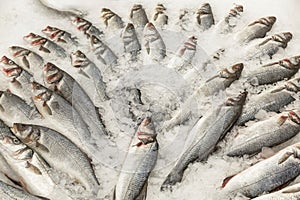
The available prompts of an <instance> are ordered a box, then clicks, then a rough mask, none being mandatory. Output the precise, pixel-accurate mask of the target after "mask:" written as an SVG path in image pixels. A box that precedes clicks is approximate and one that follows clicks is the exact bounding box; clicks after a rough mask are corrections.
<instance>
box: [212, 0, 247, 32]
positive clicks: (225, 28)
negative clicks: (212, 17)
mask: <svg viewBox="0 0 300 200" xmlns="http://www.w3.org/2000/svg"><path fill="white" fill-rule="evenodd" d="M243 11H244V8H243V6H242V5H238V4H234V5H233V8H231V9H230V11H229V13H228V14H227V15H226V17H225V18H224V19H223V20H221V21H220V22H218V24H217V25H216V26H217V29H218V31H219V32H220V33H221V34H226V33H229V32H231V31H232V29H233V28H235V27H236V25H237V23H238V21H239V19H240V17H241V14H242V12H243Z"/></svg>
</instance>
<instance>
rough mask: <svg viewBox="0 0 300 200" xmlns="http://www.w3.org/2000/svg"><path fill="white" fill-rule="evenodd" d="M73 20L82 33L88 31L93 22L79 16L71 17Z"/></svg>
mask: <svg viewBox="0 0 300 200" xmlns="http://www.w3.org/2000/svg"><path fill="white" fill-rule="evenodd" d="M71 20H72V23H73V24H74V25H75V26H76V27H77V29H78V30H80V31H86V30H87V29H88V28H89V27H90V26H91V25H92V23H91V22H89V21H87V20H85V19H83V18H81V17H79V16H75V17H71Z"/></svg>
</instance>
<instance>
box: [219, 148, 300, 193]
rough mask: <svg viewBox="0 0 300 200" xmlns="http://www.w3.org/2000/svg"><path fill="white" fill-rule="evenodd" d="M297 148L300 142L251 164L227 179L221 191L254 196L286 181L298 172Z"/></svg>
mask: <svg viewBox="0 0 300 200" xmlns="http://www.w3.org/2000/svg"><path fill="white" fill-rule="evenodd" d="M299 150H300V143H296V144H293V145H291V146H288V147H286V148H284V149H283V150H281V151H279V152H278V153H277V154H275V155H273V156H272V157H270V158H267V159H265V160H263V161H260V162H258V163H256V164H254V165H252V166H251V167H249V168H247V169H245V170H244V171H242V172H240V173H238V174H237V175H235V176H233V177H232V178H231V179H230V180H227V181H226V182H227V183H224V184H223V186H222V187H223V193H224V194H229V195H235V194H237V193H240V194H242V195H244V196H246V197H248V198H254V197H257V196H258V195H261V194H263V193H265V192H270V191H273V190H274V189H276V188H278V187H280V186H282V185H284V184H286V183H288V182H289V181H291V180H293V179H294V178H296V177H297V176H298V175H299V174H300V165H299V155H300V154H299V153H300V152H299Z"/></svg>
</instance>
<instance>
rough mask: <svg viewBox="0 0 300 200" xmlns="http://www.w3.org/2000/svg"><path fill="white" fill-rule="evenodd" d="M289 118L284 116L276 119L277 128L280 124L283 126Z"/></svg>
mask: <svg viewBox="0 0 300 200" xmlns="http://www.w3.org/2000/svg"><path fill="white" fill-rule="evenodd" d="M288 118H289V117H288V116H285V115H282V116H280V117H279V118H278V120H277V124H278V125H279V126H281V125H282V124H284V122H285V121H286V120H287V119H288Z"/></svg>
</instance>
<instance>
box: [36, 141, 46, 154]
mask: <svg viewBox="0 0 300 200" xmlns="http://www.w3.org/2000/svg"><path fill="white" fill-rule="evenodd" d="M36 147H37V148H39V149H40V150H41V151H44V152H47V153H49V149H48V148H47V147H46V146H45V145H43V144H41V143H39V142H36Z"/></svg>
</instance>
